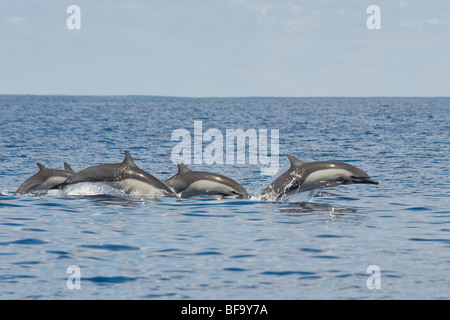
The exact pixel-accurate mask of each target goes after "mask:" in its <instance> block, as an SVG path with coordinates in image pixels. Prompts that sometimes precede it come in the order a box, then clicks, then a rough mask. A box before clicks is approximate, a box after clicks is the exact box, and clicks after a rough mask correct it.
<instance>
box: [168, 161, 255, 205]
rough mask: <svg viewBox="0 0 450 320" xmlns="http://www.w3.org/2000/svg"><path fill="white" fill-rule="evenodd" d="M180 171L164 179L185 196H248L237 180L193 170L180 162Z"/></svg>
mask: <svg viewBox="0 0 450 320" xmlns="http://www.w3.org/2000/svg"><path fill="white" fill-rule="evenodd" d="M177 166H178V172H177V173H176V174H175V175H174V176H172V177H170V178H169V179H167V180H166V181H164V183H165V184H166V185H167V186H169V187H170V188H172V189H173V190H174V191H175V193H177V194H180V196H181V197H183V198H188V197H193V196H197V195H209V196H216V197H227V198H248V197H249V196H248V193H247V191H246V190H245V189H244V188H243V187H242V186H241V185H240V184H239V183H237V182H236V181H234V180H233V179H230V178H228V177H225V176H222V175H220V174H216V173H212V172H202V171H195V170H191V169H189V168H188V167H186V166H185V165H184V164H182V163H178V164H177Z"/></svg>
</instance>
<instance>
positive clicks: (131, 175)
mask: <svg viewBox="0 0 450 320" xmlns="http://www.w3.org/2000/svg"><path fill="white" fill-rule="evenodd" d="M80 182H103V183H105V184H108V185H111V186H112V187H114V188H116V189H121V190H123V191H125V192H126V193H130V192H132V191H134V190H136V191H138V192H140V193H142V194H149V193H151V194H152V195H153V196H155V197H157V196H174V193H173V192H172V191H171V190H170V189H169V188H168V187H167V186H166V185H165V184H164V183H162V182H161V181H159V180H158V179H156V178H155V177H154V176H152V175H151V174H149V173H147V172H145V171H143V170H141V169H139V168H138V166H137V165H136V164H135V163H134V161H133V158H132V157H131V155H130V153H129V152H128V151H125V159H124V160H123V161H122V162H121V163H116V164H103V165H98V166H93V167H89V168H86V169H83V170H81V171H79V172H77V173H76V174H74V175H73V176H72V177H70V178H69V179H67V180H66V181H65V182H63V183H62V184H60V185H58V186H56V187H55V188H54V189H61V188H63V187H65V186H68V185H72V184H75V183H80Z"/></svg>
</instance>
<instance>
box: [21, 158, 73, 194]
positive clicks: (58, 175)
mask: <svg viewBox="0 0 450 320" xmlns="http://www.w3.org/2000/svg"><path fill="white" fill-rule="evenodd" d="M37 166H38V167H39V171H38V172H37V173H36V174H34V175H33V176H31V177H30V178H29V179H27V180H26V181H25V182H24V183H22V185H21V186H20V187H19V188H18V189H17V190H16V194H25V193H29V192H32V191H38V190H49V189H52V188H53V187H54V186H56V185H59V184H60V183H63V182H64V181H66V180H67V179H68V178H70V177H71V176H72V175H73V174H74V171H73V170H72V168H71V167H70V166H69V165H68V164H67V163H66V162H64V169H65V170H55V169H50V168H47V167H46V166H44V165H43V164H41V163H37Z"/></svg>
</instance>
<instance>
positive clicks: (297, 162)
mask: <svg viewBox="0 0 450 320" xmlns="http://www.w3.org/2000/svg"><path fill="white" fill-rule="evenodd" d="M286 157H288V159H289V162H290V163H291V168H292V167H298V166H301V165H302V164H304V162H303V161H300V160H298V159H297V158H296V157H294V156H293V155H290V154H287V155H286Z"/></svg>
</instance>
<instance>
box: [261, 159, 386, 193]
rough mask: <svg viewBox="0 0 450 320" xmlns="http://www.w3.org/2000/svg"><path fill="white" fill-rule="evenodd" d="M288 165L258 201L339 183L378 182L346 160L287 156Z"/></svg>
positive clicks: (333, 185)
mask: <svg viewBox="0 0 450 320" xmlns="http://www.w3.org/2000/svg"><path fill="white" fill-rule="evenodd" d="M287 157H288V159H289V161H290V163H291V167H290V168H289V169H288V170H287V171H286V172H285V173H283V174H282V175H281V176H280V177H278V178H277V179H276V180H275V181H273V182H272V183H271V184H270V185H269V186H268V187H267V188H266V189H264V191H263V192H262V193H261V200H266V201H276V200H279V199H280V198H282V197H284V196H288V195H290V194H294V193H296V192H303V191H308V190H314V189H318V188H328V187H335V186H338V185H341V184H352V183H371V184H378V182H377V181H375V180H373V179H371V178H370V177H369V175H368V174H367V173H365V172H364V171H362V170H361V169H358V168H356V167H354V166H352V165H350V164H348V163H343V162H337V161H317V162H302V161H300V160H298V159H297V158H295V157H294V156H291V155H287Z"/></svg>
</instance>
